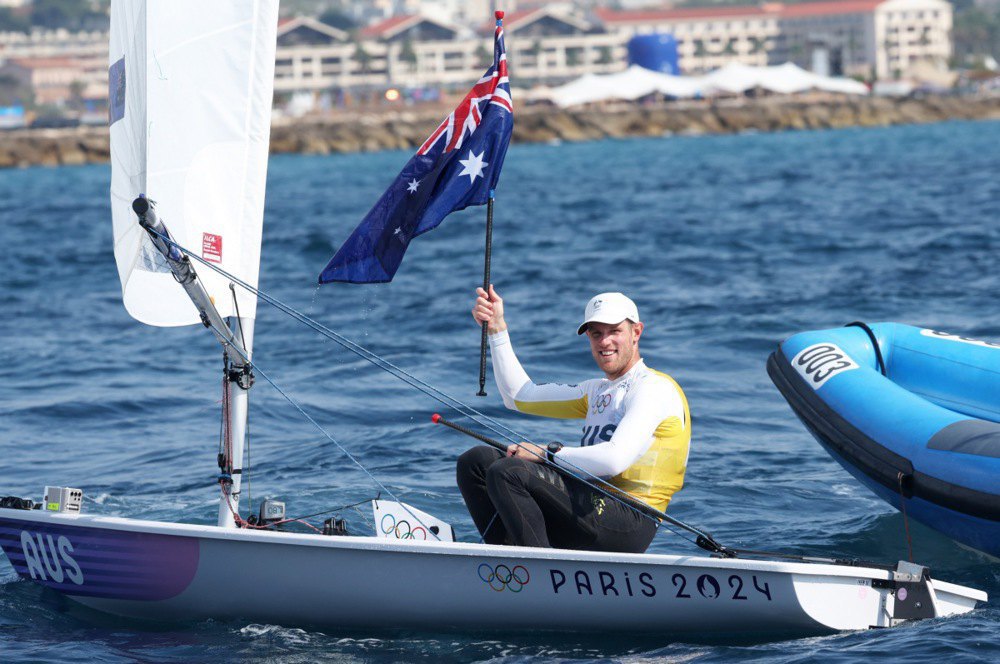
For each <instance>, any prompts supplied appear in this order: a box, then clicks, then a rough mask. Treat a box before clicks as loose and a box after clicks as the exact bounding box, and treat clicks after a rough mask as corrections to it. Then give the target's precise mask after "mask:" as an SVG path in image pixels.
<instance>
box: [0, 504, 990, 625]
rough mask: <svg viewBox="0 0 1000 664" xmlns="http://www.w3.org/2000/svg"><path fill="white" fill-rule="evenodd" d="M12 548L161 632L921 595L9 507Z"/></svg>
mask: <svg viewBox="0 0 1000 664" xmlns="http://www.w3.org/2000/svg"><path fill="white" fill-rule="evenodd" d="M0 545H2V547H3V549H4V551H5V553H6V554H7V556H8V559H9V560H10V561H11V563H12V564H13V565H14V567H15V568H16V569H17V571H18V573H19V574H20V575H21V576H22V577H25V578H33V579H34V580H35V581H36V582H39V583H41V584H43V585H45V586H48V587H51V588H54V589H56V590H58V591H59V592H62V593H64V594H66V595H67V596H69V597H71V598H73V599H74V600H76V601H78V602H80V603H81V604H84V605H87V606H89V607H92V608H95V609H98V610H100V611H104V612H108V613H112V614H117V615H122V616H128V617H133V618H146V619H152V620H198V619H206V618H214V619H245V620H252V621H255V622H264V623H274V624H282V625H309V626H318V627H324V628H328V629H354V628H379V629H393V628H410V629H427V630H434V631H441V630H510V631H537V630H558V631H575V632H588V631H595V630H599V631H600V632H646V633H658V634H676V635H682V636H691V637H693V636H707V637H711V636H719V637H741V636H744V637H751V638H757V639H759V638H777V637H782V636H804V635H812V634H824V633H830V632H834V631H838V630H855V629H868V628H870V627H891V626H894V625H895V624H897V623H899V622H902V620H901V619H900V616H901V615H905V614H906V610H907V609H909V610H912V606H910V605H912V604H913V601H912V600H913V597H914V587H913V585H910V586H909V588H910V590H909V594H910V598H909V604H907V600H906V598H905V595H907V593H904V592H900V591H899V590H894V589H893V586H894V585H896V584H894V583H893V581H892V579H893V572H891V571H887V570H883V569H874V568H864V567H853V566H846V565H827V564H812V563H784V562H771V561H755V560H724V559H717V558H701V557H697V558H696V557H691V556H667V555H650V554H645V555H635V554H612V553H599V552H581V551H566V550H552V549H531V548H522V547H499V546H491V545H481V544H467V543H451V542H449V543H438V542H424V541H416V540H384V539H375V538H369V537H327V536H322V535H302V534H296V533H281V532H270V531H255V530H232V529H223V528H219V527H217V526H193V525H185V524H174V523H159V522H153V521H139V520H133V519H119V518H105V517H97V516H90V515H73V516H71V515H64V514H48V513H44V512H38V511H21V510H6V509H0ZM498 569H499V574H497V570H498ZM508 570H515V571H514V572H508ZM511 575H513V578H512V577H511ZM900 578H901V577H897V580H899V579H900ZM917 585H920V584H917ZM880 586H882V587H880ZM899 587H903V586H899ZM923 587H928V586H923ZM929 588H930V592H931V595H932V596H933V595H936V597H935V598H934V600H933V604H934V608H933V612H932V613H931V614H930V615H937V616H947V615H954V614H959V613H965V612H968V611H971V610H972V609H973V608H975V606H976V604H977V602H983V601H985V600H986V594H985V593H983V592H980V591H977V590H972V589H969V588H964V587H961V586H956V585H953V584H948V583H944V582H941V581H937V580H934V581H931V582H930V585H929ZM894 616H895V617H894Z"/></svg>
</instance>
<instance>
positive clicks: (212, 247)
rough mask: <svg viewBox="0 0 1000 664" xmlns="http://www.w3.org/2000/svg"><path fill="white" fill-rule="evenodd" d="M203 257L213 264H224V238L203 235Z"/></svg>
mask: <svg viewBox="0 0 1000 664" xmlns="http://www.w3.org/2000/svg"><path fill="white" fill-rule="evenodd" d="M201 257H202V258H204V259H205V260H207V261H212V262H213V263H221V262H222V236H221V235H212V234H211V233H202V235H201Z"/></svg>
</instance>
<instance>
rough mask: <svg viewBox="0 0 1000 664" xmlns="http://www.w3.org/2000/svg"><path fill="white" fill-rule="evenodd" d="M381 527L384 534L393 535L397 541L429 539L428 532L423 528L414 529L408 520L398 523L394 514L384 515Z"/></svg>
mask: <svg viewBox="0 0 1000 664" xmlns="http://www.w3.org/2000/svg"><path fill="white" fill-rule="evenodd" d="M379 527H380V528H381V529H382V533H383V534H385V535H392V536H394V537H395V538H396V539H420V540H425V539H427V531H426V530H424V528H423V526H417V527H416V528H413V527H411V526H410V522H409V521H407V520H406V519H400V520H399V521H398V522H397V521H396V517H395V515H393V514H386V515H384V516H383V517H382V522H381V524H380V526H379Z"/></svg>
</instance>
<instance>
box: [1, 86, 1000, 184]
mask: <svg viewBox="0 0 1000 664" xmlns="http://www.w3.org/2000/svg"><path fill="white" fill-rule="evenodd" d="M442 115H443V112H442V111H441V110H435V111H434V112H421V113H415V112H393V113H382V114H379V115H372V116H363V117H357V116H355V117H344V118H336V119H326V120H306V121H296V122H294V123H290V122H284V123H282V122H278V123H276V124H275V125H274V126H273V127H272V129H271V152H272V153H303V154H330V153H347V152H372V151H377V150H391V149H407V150H408V149H412V148H414V147H416V146H417V145H419V144H420V143H421V142H423V140H424V139H425V138H426V137H427V135H428V134H429V132H430V131H431V130H432V129H433V128H434V127H435V126H436V125H437V123H438V122H440V119H441V116H442ZM955 119H963V120H986V119H992V120H998V119H1000V97H993V98H966V97H925V98H921V99H887V98H879V97H868V98H851V99H843V98H840V99H801V98H798V99H779V98H768V99H761V100H751V99H739V100H724V101H716V102H708V101H703V102H684V103H663V104H657V105H652V106H639V105H635V104H618V105H609V106H606V107H603V108H591V109H586V110H557V109H553V108H542V107H527V108H519V109H518V111H517V121H516V123H515V129H514V141H515V142H518V143H531V142H554V141H586V140H597V139H601V138H622V137H628V136H665V135H672V134H681V135H699V134H725V133H737V132H743V131H784V130H791V129H836V128H842V127H853V126H861V127H872V126H888V125H897V124H914V123H927V122H940V121H943V120H955ZM109 156H110V155H109V147H108V130H107V128H106V127H78V128H73V129H27V130H18V131H6V132H0V168H10V167H27V166H39V165H41V166H59V165H76V164H87V163H102V162H107V161H108V159H109Z"/></svg>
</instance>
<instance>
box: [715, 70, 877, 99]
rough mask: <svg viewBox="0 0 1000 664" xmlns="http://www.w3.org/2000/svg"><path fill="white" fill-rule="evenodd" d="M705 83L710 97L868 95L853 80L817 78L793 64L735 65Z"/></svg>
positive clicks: (716, 73) (859, 84) (816, 75)
mask: <svg viewBox="0 0 1000 664" xmlns="http://www.w3.org/2000/svg"><path fill="white" fill-rule="evenodd" d="M702 81H703V84H702V89H703V91H704V94H705V95H706V96H711V95H716V94H739V93H742V92H746V91H747V90H753V89H754V88H761V89H763V90H767V91H768V92H774V93H776V94H786V95H787V94H795V93H797V92H806V91H808V90H822V91H825V92H838V93H841V94H854V95H866V94H868V88H867V87H866V86H865V85H864V84H863V83H859V82H858V81H855V80H852V79H849V78H833V77H830V76H820V75H819V74H813V73H812V72H808V71H806V70H805V69H802V68H801V67H799V66H797V65H795V64H792V63H791V62H786V63H785V64H783V65H778V66H776V67H748V66H746V65H741V64H737V63H734V64H730V65H726V66H725V67H723V68H722V69H717V70H715V71H714V72H712V73H711V74H708V75H706V76H703V77H702Z"/></svg>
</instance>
